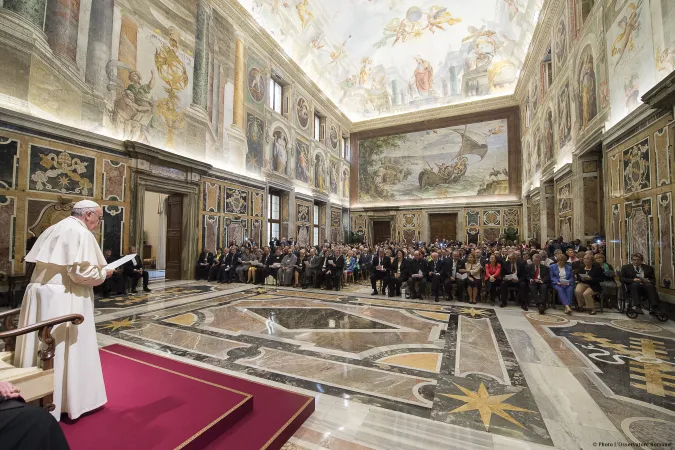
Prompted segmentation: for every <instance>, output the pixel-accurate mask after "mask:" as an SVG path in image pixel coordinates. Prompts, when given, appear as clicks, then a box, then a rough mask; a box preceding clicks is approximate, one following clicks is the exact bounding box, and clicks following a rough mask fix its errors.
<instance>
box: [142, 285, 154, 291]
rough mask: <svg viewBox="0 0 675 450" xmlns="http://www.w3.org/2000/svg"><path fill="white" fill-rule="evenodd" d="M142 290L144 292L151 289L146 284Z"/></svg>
mask: <svg viewBox="0 0 675 450" xmlns="http://www.w3.org/2000/svg"><path fill="white" fill-rule="evenodd" d="M143 290H144V291H145V292H152V289H150V288H149V287H147V286H143Z"/></svg>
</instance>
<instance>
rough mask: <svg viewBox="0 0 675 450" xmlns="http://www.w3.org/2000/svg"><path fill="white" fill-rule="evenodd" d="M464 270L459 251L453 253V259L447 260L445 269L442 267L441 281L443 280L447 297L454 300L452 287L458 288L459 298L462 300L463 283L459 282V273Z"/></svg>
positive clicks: (444, 265)
mask: <svg viewBox="0 0 675 450" xmlns="http://www.w3.org/2000/svg"><path fill="white" fill-rule="evenodd" d="M462 268H464V264H462V261H460V256H459V251H457V250H455V251H453V252H452V257H451V258H449V259H446V260H445V262H444V264H443V267H441V279H442V280H443V288H444V290H445V297H446V298H447V299H448V300H452V287H453V286H456V290H457V298H458V299H459V298H460V295H461V293H462V292H461V288H460V286H462V285H463V283H459V282H458V281H457V278H456V277H457V273H458V272H459V270H460V269H462Z"/></svg>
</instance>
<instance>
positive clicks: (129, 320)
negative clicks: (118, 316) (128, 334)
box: [99, 317, 135, 331]
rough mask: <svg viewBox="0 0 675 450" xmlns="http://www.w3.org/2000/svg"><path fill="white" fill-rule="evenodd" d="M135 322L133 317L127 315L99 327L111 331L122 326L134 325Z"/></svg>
mask: <svg viewBox="0 0 675 450" xmlns="http://www.w3.org/2000/svg"><path fill="white" fill-rule="evenodd" d="M134 323H135V320H134V319H132V318H131V317H127V318H125V319H122V320H111V321H110V323H109V324H107V325H103V326H101V327H100V328H99V329H101V330H106V329H109V330H111V331H115V330H119V329H120V328H130V327H133V326H134Z"/></svg>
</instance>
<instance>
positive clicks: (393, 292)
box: [389, 250, 407, 297]
mask: <svg viewBox="0 0 675 450" xmlns="http://www.w3.org/2000/svg"><path fill="white" fill-rule="evenodd" d="M406 261H407V260H406V258H405V256H403V250H398V251H397V252H396V258H395V259H394V262H393V264H392V265H391V270H390V272H391V274H390V276H389V297H393V296H399V297H400V296H401V285H402V284H403V275H404V274H405V263H406Z"/></svg>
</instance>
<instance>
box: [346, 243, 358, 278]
mask: <svg viewBox="0 0 675 450" xmlns="http://www.w3.org/2000/svg"><path fill="white" fill-rule="evenodd" d="M345 253H346V254H347V258H346V260H345V270H344V272H343V274H344V282H345V284H347V279H348V278H349V275H354V268H355V267H356V263H357V260H356V257H355V256H354V252H352V251H351V250H347V249H345ZM355 279H356V278H355Z"/></svg>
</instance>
